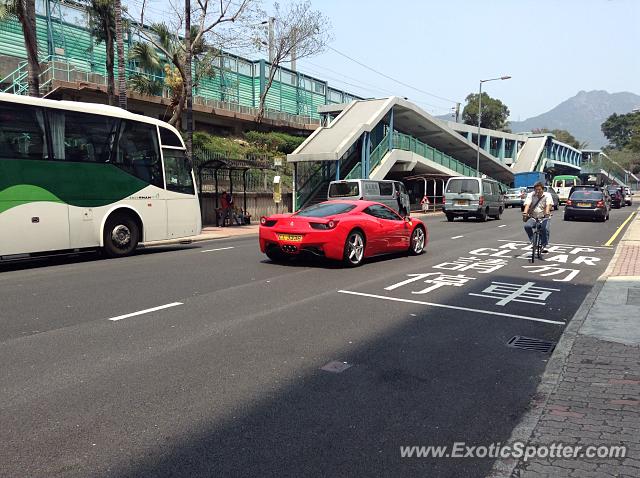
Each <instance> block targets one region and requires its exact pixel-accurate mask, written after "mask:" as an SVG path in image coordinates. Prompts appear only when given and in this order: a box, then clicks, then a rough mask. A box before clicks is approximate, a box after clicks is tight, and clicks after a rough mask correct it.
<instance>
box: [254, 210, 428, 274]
mask: <svg viewBox="0 0 640 478" xmlns="http://www.w3.org/2000/svg"><path fill="white" fill-rule="evenodd" d="M428 237H429V235H428V232H427V228H426V226H425V225H424V223H423V222H422V221H420V220H418V219H412V218H409V217H405V218H402V217H400V216H399V215H398V214H397V213H396V212H395V211H394V210H392V209H390V208H388V207H387V206H385V205H383V204H380V203H377V202H372V201H326V202H323V203H320V204H316V205H313V206H309V207H307V208H305V209H302V210H300V211H298V212H296V213H294V214H276V215H273V216H269V217H263V218H261V219H260V250H261V251H262V252H264V253H265V254H266V255H267V256H268V257H269V258H270V259H271V260H273V261H278V260H282V259H285V258H287V257H291V256H295V255H298V254H301V253H311V254H314V255H317V256H323V257H326V258H328V259H335V260H340V261H343V262H344V264H345V265H347V266H349V267H355V266H359V265H360V264H361V263H362V261H363V260H364V259H365V258H367V257H371V256H377V255H379V254H387V253H391V252H400V251H407V252H409V253H410V254H415V255H417V254H421V253H422V252H423V251H424V248H425V246H426V244H427V240H428Z"/></svg>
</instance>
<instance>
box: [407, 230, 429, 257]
mask: <svg viewBox="0 0 640 478" xmlns="http://www.w3.org/2000/svg"><path fill="white" fill-rule="evenodd" d="M426 240H427V237H426V234H425V232H424V229H423V228H422V226H416V228H415V229H414V230H413V232H412V233H411V244H410V246H409V253H410V254H412V255H414V256H419V255H420V254H422V253H423V252H424V245H425V242H426Z"/></svg>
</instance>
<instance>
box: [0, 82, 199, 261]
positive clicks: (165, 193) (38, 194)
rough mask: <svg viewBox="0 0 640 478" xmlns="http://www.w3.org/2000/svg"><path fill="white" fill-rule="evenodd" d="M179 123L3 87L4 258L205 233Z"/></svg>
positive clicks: (0, 179) (119, 249) (0, 237)
mask: <svg viewBox="0 0 640 478" xmlns="http://www.w3.org/2000/svg"><path fill="white" fill-rule="evenodd" d="M201 229H202V223H201V217H200V206H199V202H198V196H197V193H196V188H195V180H194V175H193V171H192V168H191V164H190V162H189V161H188V159H187V156H186V150H185V146H184V142H183V141H182V138H181V137H180V135H179V134H178V131H177V130H176V129H175V128H173V127H171V126H170V125H168V124H166V123H164V122H162V121H160V120H156V119H152V118H148V117H145V116H141V115H137V114H133V113H129V112H127V111H124V110H122V109H120V108H116V107H112V106H106V105H100V104H91V103H79V102H71V101H53V100H46V99H40V98H31V97H25V96H17V95H11V94H5V93H0V260H2V259H8V258H12V257H16V255H18V257H19V256H21V255H31V254H37V253H48V252H52V251H75V250H81V249H85V248H91V249H95V248H97V247H101V248H103V250H104V251H105V253H106V254H107V255H108V256H110V257H118V256H125V255H127V254H130V253H131V252H133V251H134V250H135V248H136V247H137V245H138V243H140V242H145V243H152V242H153V241H159V240H166V239H178V238H185V237H188V236H193V235H197V234H200V232H201Z"/></svg>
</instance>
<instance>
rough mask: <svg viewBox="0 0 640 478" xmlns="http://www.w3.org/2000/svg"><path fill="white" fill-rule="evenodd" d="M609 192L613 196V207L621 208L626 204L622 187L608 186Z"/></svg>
mask: <svg viewBox="0 0 640 478" xmlns="http://www.w3.org/2000/svg"><path fill="white" fill-rule="evenodd" d="M607 192H608V193H609V195H610V196H611V207H614V208H616V209H620V208H621V207H622V206H623V205H624V197H623V196H622V191H621V190H620V188H615V187H613V188H607Z"/></svg>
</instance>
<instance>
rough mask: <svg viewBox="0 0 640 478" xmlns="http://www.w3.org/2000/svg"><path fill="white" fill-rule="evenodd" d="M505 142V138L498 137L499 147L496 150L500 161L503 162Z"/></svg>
mask: <svg viewBox="0 0 640 478" xmlns="http://www.w3.org/2000/svg"><path fill="white" fill-rule="evenodd" d="M506 142H507V140H506V139H505V138H500V149H499V150H498V158H500V161H502V162H504V152H505V149H506Z"/></svg>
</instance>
